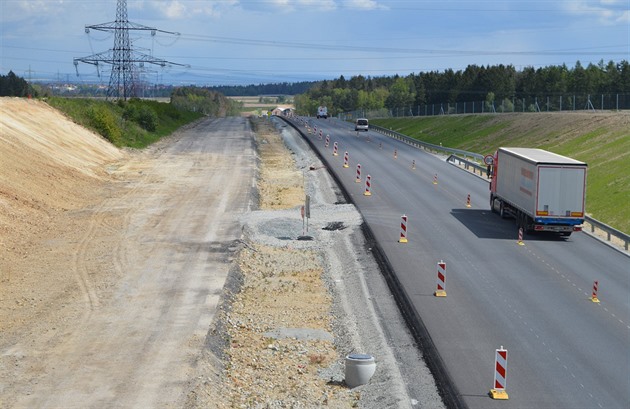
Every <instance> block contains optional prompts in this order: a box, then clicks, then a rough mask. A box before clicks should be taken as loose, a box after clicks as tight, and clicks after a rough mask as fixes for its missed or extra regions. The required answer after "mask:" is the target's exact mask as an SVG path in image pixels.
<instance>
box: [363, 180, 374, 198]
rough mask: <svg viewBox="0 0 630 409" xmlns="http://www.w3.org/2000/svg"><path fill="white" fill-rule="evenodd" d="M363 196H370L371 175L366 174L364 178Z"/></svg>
mask: <svg viewBox="0 0 630 409" xmlns="http://www.w3.org/2000/svg"><path fill="white" fill-rule="evenodd" d="M363 196H372V176H370V175H367V176H366V178H365V192H363Z"/></svg>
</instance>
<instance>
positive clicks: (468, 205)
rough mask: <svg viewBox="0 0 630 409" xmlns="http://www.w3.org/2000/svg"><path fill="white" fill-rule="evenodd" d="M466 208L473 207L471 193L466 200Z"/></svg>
mask: <svg viewBox="0 0 630 409" xmlns="http://www.w3.org/2000/svg"><path fill="white" fill-rule="evenodd" d="M466 207H472V205H471V204H470V193H469V194H468V197H467V198H466Z"/></svg>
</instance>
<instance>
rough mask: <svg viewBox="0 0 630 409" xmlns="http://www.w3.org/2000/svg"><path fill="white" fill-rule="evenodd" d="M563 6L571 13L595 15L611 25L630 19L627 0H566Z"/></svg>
mask: <svg viewBox="0 0 630 409" xmlns="http://www.w3.org/2000/svg"><path fill="white" fill-rule="evenodd" d="M624 4H625V5H626V6H625V8H624ZM563 6H564V8H565V10H567V11H568V12H569V13H571V14H574V15H581V16H587V17H591V16H592V17H595V18H596V19H597V21H598V22H599V23H600V24H605V25H611V24H620V23H628V21H629V18H628V14H629V13H628V8H627V1H621V0H596V1H595V0H565V1H563Z"/></svg>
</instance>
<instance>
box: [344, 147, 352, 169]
mask: <svg viewBox="0 0 630 409" xmlns="http://www.w3.org/2000/svg"><path fill="white" fill-rule="evenodd" d="M349 161H350V155H349V154H348V151H346V152H345V153H344V154H343V167H344V168H349V167H350V163H349Z"/></svg>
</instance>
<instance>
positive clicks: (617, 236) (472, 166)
mask: <svg viewBox="0 0 630 409" xmlns="http://www.w3.org/2000/svg"><path fill="white" fill-rule="evenodd" d="M370 129H373V130H375V131H377V132H379V133H381V134H383V135H385V136H389V137H390V138H394V139H397V140H399V141H402V142H404V143H406V144H408V145H411V146H413V147H416V148H418V149H424V150H426V151H430V152H437V153H447V154H450V156H449V157H448V158H447V162H451V163H457V164H458V165H460V166H461V165H464V169H466V170H467V171H469V172H472V173H474V174H476V173H477V172H479V175H480V176H483V174H484V172H486V171H487V170H486V167H485V166H482V165H480V164H479V163H478V162H475V161H471V160H468V159H467V158H474V159H477V160H479V161H482V160H483V155H481V154H478V153H473V152H468V151H464V150H461V149H453V148H446V147H443V146H439V145H434V144H431V143H427V142H422V141H418V140H417V139H413V138H410V137H409V136H407V135H403V134H401V133H398V132H395V131H392V130H390V129H387V128H383V127H381V126H378V125H370ZM460 156H463V158H462V157H460ZM486 177H487V175H486ZM584 221H585V223H587V224H588V225H589V226H590V229H589V230H590V233H591V234H593V235H595V236H600V235H599V234H597V233H598V232H602V233H603V236H604V237H605V238H606V241H608V242H612V241H616V242H617V243H616V244H617V245H621V243H623V248H624V249H625V250H626V251H628V249H629V247H630V235H628V234H626V233H624V232H622V231H619V230H617V229H615V228H613V227H611V226H608V225H607V224H605V223H603V222H600V221H599V220H596V219H593V218H592V217H589V216H585V217H584Z"/></svg>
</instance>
